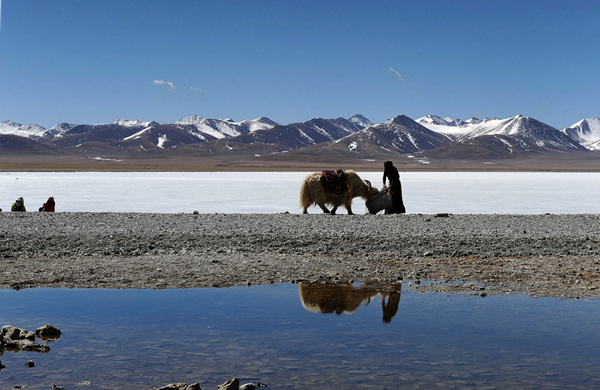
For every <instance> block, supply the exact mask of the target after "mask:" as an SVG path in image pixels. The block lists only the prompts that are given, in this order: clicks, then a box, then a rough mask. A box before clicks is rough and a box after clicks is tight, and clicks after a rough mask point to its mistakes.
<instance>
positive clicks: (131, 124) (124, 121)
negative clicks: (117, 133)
mask: <svg viewBox="0 0 600 390" xmlns="http://www.w3.org/2000/svg"><path fill="white" fill-rule="evenodd" d="M149 123H150V122H145V121H141V120H138V119H134V120H129V119H117V120H116V121H114V122H111V124H113V125H119V126H124V127H147V126H148V124H149Z"/></svg>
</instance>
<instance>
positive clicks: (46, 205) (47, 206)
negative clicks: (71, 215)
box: [40, 196, 55, 213]
mask: <svg viewBox="0 0 600 390" xmlns="http://www.w3.org/2000/svg"><path fill="white" fill-rule="evenodd" d="M54 205H55V203H54V197H53V196H51V197H49V198H48V200H47V201H46V203H44V204H42V207H40V211H49V212H51V213H53V212H54Z"/></svg>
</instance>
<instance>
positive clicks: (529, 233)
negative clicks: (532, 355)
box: [0, 212, 600, 298]
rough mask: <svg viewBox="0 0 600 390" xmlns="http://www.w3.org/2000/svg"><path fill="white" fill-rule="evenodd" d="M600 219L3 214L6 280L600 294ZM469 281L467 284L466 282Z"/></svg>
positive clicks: (0, 229)
mask: <svg viewBox="0 0 600 390" xmlns="http://www.w3.org/2000/svg"><path fill="white" fill-rule="evenodd" d="M599 232H600V216H598V215H447V214H440V215H419V214H408V215H353V216H348V215H335V216H331V215H321V214H311V215H297V214H210V215H208V214H134V213H37V212H28V213H6V212H5V213H0V287H1V288H14V289H20V288H31V287H82V288H155V289H166V288H192V287H226V286H237V285H248V284H266V283H286V282H298V281H303V280H308V281H317V280H318V281H322V282H328V283H336V282H342V281H348V280H353V281H375V282H381V283H388V282H398V281H402V282H403V286H404V288H411V289H416V290H417V291H439V292H447V293H460V294H477V295H481V296H485V295H491V294H504V293H525V294H529V295H533V296H551V297H564V298H583V297H600V247H599V245H598V244H599V240H600V234H599ZM457 281H458V282H457Z"/></svg>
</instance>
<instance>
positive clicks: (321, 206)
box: [319, 203, 335, 214]
mask: <svg viewBox="0 0 600 390" xmlns="http://www.w3.org/2000/svg"><path fill="white" fill-rule="evenodd" d="M319 207H320V208H321V210H323V213H325V214H329V213H330V212H329V209H328V208H327V207H325V204H323V203H319ZM333 210H334V211H333V212H332V213H331V214H335V208H334V209H333Z"/></svg>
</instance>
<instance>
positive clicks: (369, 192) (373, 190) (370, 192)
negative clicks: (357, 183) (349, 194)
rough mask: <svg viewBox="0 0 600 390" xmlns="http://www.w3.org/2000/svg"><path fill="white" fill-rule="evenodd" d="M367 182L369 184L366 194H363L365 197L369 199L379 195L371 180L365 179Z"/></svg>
mask: <svg viewBox="0 0 600 390" xmlns="http://www.w3.org/2000/svg"><path fill="white" fill-rule="evenodd" d="M365 183H366V184H367V188H366V189H365V195H364V196H363V198H365V199H368V198H370V197H372V196H373V195H377V194H378V193H379V190H378V189H377V187H373V185H371V182H370V181H368V180H365Z"/></svg>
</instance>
